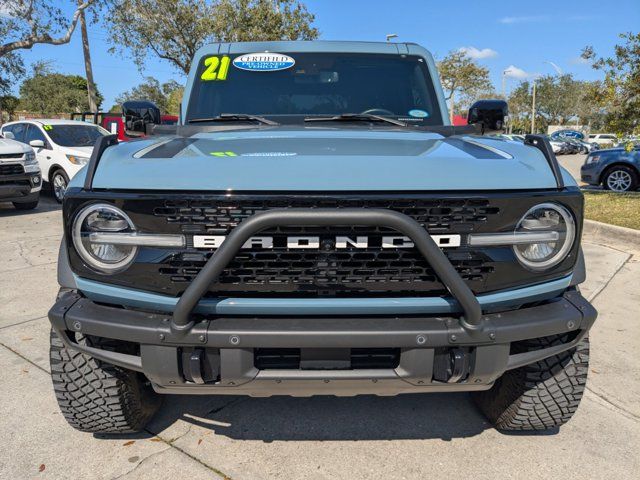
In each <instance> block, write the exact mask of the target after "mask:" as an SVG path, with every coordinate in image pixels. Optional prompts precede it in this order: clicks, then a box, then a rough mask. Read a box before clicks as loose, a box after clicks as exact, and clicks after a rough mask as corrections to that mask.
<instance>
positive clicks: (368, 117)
mask: <svg viewBox="0 0 640 480" xmlns="http://www.w3.org/2000/svg"><path fill="white" fill-rule="evenodd" d="M304 121H305V122H387V123H391V124H393V125H398V126H399V127H406V126H407V124H406V123H404V122H401V121H400V120H395V119H393V118H388V117H383V116H382V115H373V114H372V113H341V114H340V115H334V116H333V117H307V118H305V119H304Z"/></svg>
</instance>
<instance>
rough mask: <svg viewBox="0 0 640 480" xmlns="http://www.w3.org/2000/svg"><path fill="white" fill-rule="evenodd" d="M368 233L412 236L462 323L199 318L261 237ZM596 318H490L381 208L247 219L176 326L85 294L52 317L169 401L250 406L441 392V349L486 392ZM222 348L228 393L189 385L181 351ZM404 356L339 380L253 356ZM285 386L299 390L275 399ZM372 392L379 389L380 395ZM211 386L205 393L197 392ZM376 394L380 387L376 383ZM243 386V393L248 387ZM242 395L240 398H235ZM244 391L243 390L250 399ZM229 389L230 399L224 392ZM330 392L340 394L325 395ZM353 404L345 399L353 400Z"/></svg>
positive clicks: (573, 310)
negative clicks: (339, 229) (542, 341)
mask: <svg viewBox="0 0 640 480" xmlns="http://www.w3.org/2000/svg"><path fill="white" fill-rule="evenodd" d="M324 225H329V226H334V225H335V226H351V225H357V226H368V227H381V228H392V229H394V230H396V231H398V232H399V233H402V234H404V235H406V236H407V237H409V238H410V239H411V241H413V243H414V245H415V247H416V248H417V250H418V251H419V252H420V253H421V254H422V255H423V256H424V257H425V259H426V260H427V261H428V263H429V264H430V265H431V267H432V268H433V270H434V271H435V273H436V275H437V276H438V278H440V280H441V282H442V283H443V284H444V286H445V287H446V288H447V290H448V291H449V292H450V293H451V295H452V297H453V298H454V299H455V301H456V302H457V303H458V305H459V307H460V311H461V313H462V315H461V316H460V317H459V318H455V317H452V316H447V317H438V316H431V317H430V316H426V317H419V318H417V317H412V318H407V317H391V318H390V317H388V316H387V317H375V316H374V317H369V318H362V317H359V318H350V317H345V318H340V317H335V318H322V317H313V318H312V319H310V318H291V317H284V318H271V317H259V318H244V317H230V318H214V319H208V318H204V319H203V318H201V317H199V316H197V315H195V314H194V313H193V312H194V309H195V307H196V306H197V304H198V302H199V301H200V299H201V298H202V297H203V296H204V295H205V294H206V292H207V290H208V288H209V286H210V285H211V284H212V283H214V282H215V281H216V280H217V279H218V277H219V276H220V275H221V273H222V272H223V270H224V269H225V267H226V266H227V265H228V264H229V263H230V262H231V261H232V260H233V258H234V257H235V255H236V254H237V253H238V251H239V250H240V249H241V248H242V246H243V245H244V244H245V242H247V241H248V240H249V239H250V238H251V237H252V236H253V235H255V234H256V233H258V232H260V231H262V230H265V229H269V228H274V227H278V226H324ZM596 315H597V313H596V312H595V309H593V307H592V306H591V305H590V304H589V303H588V302H587V301H586V300H585V299H584V298H583V297H582V296H581V295H580V294H579V292H577V291H576V290H574V289H569V290H567V291H565V292H564V294H563V295H562V296H561V297H558V298H557V299H556V300H554V301H550V302H547V303H544V304H541V305H533V306H528V307H526V308H521V309H516V310H513V311H508V312H503V313H488V314H483V312H482V308H481V306H480V304H479V302H478V300H477V298H476V297H475V295H474V294H473V292H472V291H471V290H470V289H469V287H468V286H467V285H466V284H465V282H464V281H463V280H462V278H461V277H460V275H459V274H458V273H457V271H456V270H455V269H454V267H453V266H452V264H451V263H450V262H449V260H448V258H447V257H446V256H445V254H444V253H443V252H442V250H440V248H439V247H438V246H437V244H436V243H435V241H434V240H433V239H432V238H431V237H430V235H429V234H428V232H427V230H426V229H425V228H424V227H422V226H421V225H420V224H419V223H418V222H417V221H415V220H414V219H412V218H411V217H409V216H407V215H404V214H402V213H399V212H396V211H392V210H379V209H340V210H336V209H313V210H308V209H286V210H285V209H274V210H269V211H265V212H260V213H256V214H254V215H252V216H251V217H248V218H247V219H245V220H244V221H243V222H242V223H241V224H240V225H239V226H237V227H236V228H235V229H234V230H233V231H232V232H231V233H230V235H229V236H228V237H227V238H226V240H225V241H224V243H223V244H222V245H221V246H220V247H219V248H218V249H217V250H216V251H215V252H214V253H213V255H212V256H211V258H210V259H209V260H208V261H207V263H206V264H205V266H204V267H203V268H202V270H201V271H200V272H199V273H198V275H197V276H196V278H195V279H194V280H193V282H192V283H191V284H190V285H189V286H188V287H187V289H186V290H185V292H184V293H183V295H182V296H181V297H180V299H179V300H178V303H177V304H176V307H175V309H174V312H173V315H167V314H162V313H152V312H142V311H135V310H126V309H122V308H117V307H112V306H106V305H100V304H96V303H94V302H92V301H90V300H88V299H86V298H84V297H83V296H82V295H81V294H79V293H71V292H69V293H67V294H65V295H62V296H61V297H60V299H59V300H58V302H56V304H55V305H54V306H53V307H52V309H51V310H50V312H49V318H50V320H51V323H52V325H53V328H54V329H55V330H56V332H57V333H58V335H59V336H60V337H61V339H62V341H63V342H64V343H65V345H66V346H67V347H68V348H72V349H75V350H78V351H82V352H84V353H86V354H88V355H90V356H93V357H95V358H97V359H99V360H103V361H106V362H109V363H112V364H115V365H119V366H122V367H125V368H129V369H132V370H136V371H141V372H144V373H145V374H146V375H147V376H148V377H149V378H150V379H151V380H152V383H153V385H154V388H156V390H158V391H164V392H165V393H185V391H187V393H216V392H217V393H247V394H251V395H254V394H255V395H269V394H275V393H274V392H276V391H277V392H278V393H282V394H287V393H288V394H298V393H300V392H302V394H303V395H305V394H313V393H314V392H316V391H317V390H318V385H320V386H321V387H322V383H323V382H325V383H327V382H332V385H331V386H332V387H333V386H334V385H336V388H337V391H338V392H342V393H344V392H354V394H355V393H360V392H361V391H366V392H369V393H380V394H393V393H402V392H404V391H411V389H413V388H415V387H417V386H420V387H422V388H427V389H430V390H431V391H433V390H436V391H440V390H442V389H443V386H442V385H441V384H438V383H437V382H432V381H431V368H432V367H433V358H434V349H437V348H441V347H455V348H458V347H467V348H473V349H475V353H474V355H475V357H474V360H473V362H474V364H473V365H472V368H471V370H472V374H471V376H470V377H469V382H471V383H469V384H467V385H466V386H462V385H458V386H457V387H456V386H453V385H447V388H449V389H451V388H453V389H456V388H458V389H483V388H489V386H490V385H491V384H492V382H493V381H494V380H495V379H496V378H497V377H498V376H500V375H501V374H502V372H504V371H505V370H508V369H512V368H517V367H520V366H523V365H527V364H529V363H532V362H535V361H538V360H541V359H543V358H546V357H549V356H551V355H554V354H556V353H560V352H561V351H564V350H568V349H570V348H572V347H573V346H575V345H576V344H577V343H578V342H579V341H581V340H582V339H583V338H584V337H585V336H586V335H587V333H588V330H589V329H590V327H591V325H592V324H593V322H594V321H595V318H596ZM69 332H78V333H82V334H88V335H95V336H98V337H105V338H113V339H119V340H125V341H129V342H133V343H138V344H139V345H140V355H139V356H138V355H132V354H126V353H120V352H115V351H109V350H103V349H99V348H95V347H92V346H87V345H83V344H80V343H77V342H75V341H74V340H73V338H72V336H70V335H69ZM564 333H573V334H574V335H572V336H570V337H568V338H567V341H566V343H563V344H560V345H556V346H553V347H549V348H545V349H542V350H537V351H532V352H527V353H517V354H513V353H510V349H509V345H510V343H511V342H514V341H519V340H526V339H530V338H536V337H543V336H548V335H555V334H564ZM185 347H187V348H192V347H193V348H201V349H207V348H214V349H219V352H220V353H219V355H220V369H221V371H222V377H221V382H220V385H215V386H213V385H193V384H192V383H190V382H185V381H184V379H183V378H182V376H181V374H180V372H179V369H180V368H181V367H180V366H179V365H180V362H179V360H177V359H176V352H177V350H178V349H179V348H185ZM265 347H271V348H348V347H351V348H356V347H371V348H375V347H397V348H400V349H401V350H402V354H401V357H400V365H399V366H398V368H396V369H392V370H389V369H386V370H363V371H357V370H354V371H349V370H337V371H333V372H319V371H295V370H288V371H269V370H265V371H258V370H256V368H255V367H254V366H253V349H254V348H265ZM283 380H287V381H289V382H290V383H288V386H289V387H291V385H292V383H291V382H293V383H294V384H296V385H297V386H300V385H302V386H303V387H302V389H300V388H298V387H292V388H291V389H290V391H289V390H287V388H280V386H278V387H277V388H275V389H274V386H273V383H274V382H276V383H281V382H282V381H283ZM371 382H374V384H375V385H372V384H371ZM196 383H203V382H196ZM378 383H379V384H378ZM243 385H244V386H243ZM240 386H243V387H242V388H239V387H240ZM243 389H246V390H244V391H243ZM225 390H226V391H225ZM321 390H322V391H324V392H326V393H334V394H340V393H335V392H331V391H327V389H326V388H324V389H323V388H321ZM347 394H349V393H347Z"/></svg>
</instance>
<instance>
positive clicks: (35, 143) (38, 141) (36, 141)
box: [29, 140, 44, 148]
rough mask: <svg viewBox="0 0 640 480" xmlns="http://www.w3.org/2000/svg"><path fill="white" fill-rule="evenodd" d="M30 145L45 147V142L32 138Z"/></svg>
mask: <svg viewBox="0 0 640 480" xmlns="http://www.w3.org/2000/svg"><path fill="white" fill-rule="evenodd" d="M29 145H31V146H32V147H33V148H44V142H43V141H42V140H31V141H30V142H29Z"/></svg>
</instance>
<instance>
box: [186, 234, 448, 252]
mask: <svg viewBox="0 0 640 480" xmlns="http://www.w3.org/2000/svg"><path fill="white" fill-rule="evenodd" d="M226 238H227V237H226V236H225V235H194V236H193V246H194V247H195V248H220V246H221V245H222V243H223V242H224V241H225V239H226ZM431 238H433V240H434V241H435V242H436V244H437V245H438V246H439V247H441V248H447V247H459V246H460V235H431ZM278 240H282V239H278ZM322 240H324V239H322ZM329 241H330V242H331V243H332V244H333V245H335V248H336V249H338V250H342V249H346V248H350V247H351V248H356V249H366V248H369V247H370V246H371V247H374V246H378V247H381V248H389V249H392V248H393V249H399V248H413V246H414V245H413V242H412V241H411V239H410V238H409V237H405V236H384V237H378V238H377V239H374V241H373V242H370V241H369V237H365V236H357V237H356V238H351V237H346V236H337V237H335V238H334V239H330V240H329ZM320 243H321V238H320V237H318V236H305V237H301V236H294V237H285V238H284V240H282V243H281V244H280V245H276V240H275V239H274V237H251V238H250V239H249V240H247V242H246V243H245V244H244V245H243V247H242V248H245V249H251V248H264V249H272V248H274V246H277V247H282V248H288V249H291V250H303V249H305V250H310V249H315V250H319V249H320Z"/></svg>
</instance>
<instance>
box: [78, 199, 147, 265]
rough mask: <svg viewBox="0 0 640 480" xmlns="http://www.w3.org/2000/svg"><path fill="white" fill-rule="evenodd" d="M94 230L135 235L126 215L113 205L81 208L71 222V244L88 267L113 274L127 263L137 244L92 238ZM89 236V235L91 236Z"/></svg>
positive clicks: (131, 258) (130, 260)
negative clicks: (124, 243)
mask: <svg viewBox="0 0 640 480" xmlns="http://www.w3.org/2000/svg"><path fill="white" fill-rule="evenodd" d="M96 233H125V234H126V233H129V234H135V226H134V225H133V222H132V221H131V219H129V217H128V216H127V215H126V214H125V213H124V212H123V211H122V210H120V209H118V208H116V207H114V206H113V205H108V204H104V203H98V204H94V205H90V206H88V207H86V208H84V209H83V210H82V211H80V213H79V214H78V215H77V216H76V218H75V220H74V222H73V230H72V234H73V244H74V246H75V248H76V250H77V252H78V254H79V255H80V257H82V259H83V260H84V261H85V262H86V263H87V265H89V266H90V267H91V268H93V269H95V270H97V271H99V272H102V273H116V272H118V271H121V270H124V269H125V268H127V267H128V266H129V264H131V262H132V261H133V259H134V257H135V256H136V253H137V251H138V247H137V246H135V245H122V244H111V243H105V242H104V241H102V240H99V241H96V237H99V236H98V235H92V234H96ZM92 237H93V238H92Z"/></svg>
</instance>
